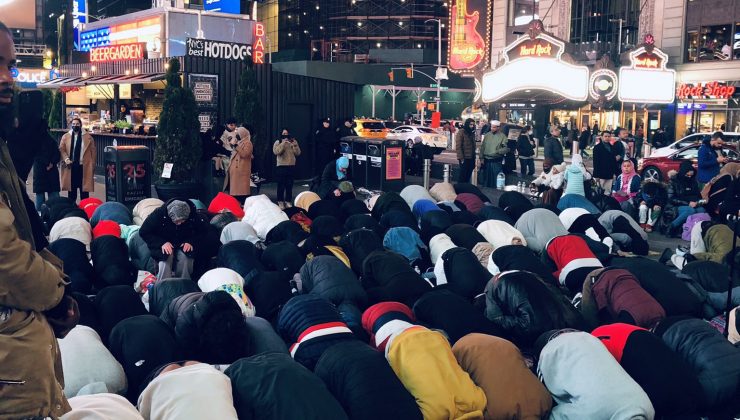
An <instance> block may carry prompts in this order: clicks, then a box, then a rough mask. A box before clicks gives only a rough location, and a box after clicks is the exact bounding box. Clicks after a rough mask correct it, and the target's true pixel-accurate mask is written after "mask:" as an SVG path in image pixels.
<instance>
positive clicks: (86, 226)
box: [49, 217, 92, 251]
mask: <svg viewBox="0 0 740 420" xmlns="http://www.w3.org/2000/svg"><path fill="white" fill-rule="evenodd" d="M62 238H69V239H77V240H78V241H80V242H82V243H83V244H85V249H87V250H88V251H89V250H90V242H92V227H90V222H88V221H87V220H85V219H83V218H82V217H65V218H64V219H62V220H59V221H58V222H56V223H54V226H52V227H51V231H50V232H49V242H54V241H56V240H57V239H62Z"/></svg>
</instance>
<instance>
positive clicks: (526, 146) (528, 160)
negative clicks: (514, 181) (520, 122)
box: [516, 125, 537, 178]
mask: <svg viewBox="0 0 740 420" xmlns="http://www.w3.org/2000/svg"><path fill="white" fill-rule="evenodd" d="M536 145H537V144H536V143H535V141H534V137H532V126H531V125H528V126H526V127H524V130H522V134H520V135H519V140H517V144H516V150H517V152H518V153H519V166H520V167H521V169H522V178H525V177H527V176H532V175H534V148H535V147H536Z"/></svg>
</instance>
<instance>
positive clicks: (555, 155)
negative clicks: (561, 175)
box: [545, 124, 563, 165]
mask: <svg viewBox="0 0 740 420" xmlns="http://www.w3.org/2000/svg"><path fill="white" fill-rule="evenodd" d="M548 158H549V159H552V164H553V165H560V164H561V163H563V143H562V142H561V141H560V127H558V126H557V125H555V124H553V125H552V126H550V134H549V135H548V136H545V159H548Z"/></svg>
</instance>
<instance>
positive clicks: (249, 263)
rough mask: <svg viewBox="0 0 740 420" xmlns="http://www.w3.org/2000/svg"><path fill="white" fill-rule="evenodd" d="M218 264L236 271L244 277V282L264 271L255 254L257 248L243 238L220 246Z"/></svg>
mask: <svg viewBox="0 0 740 420" xmlns="http://www.w3.org/2000/svg"><path fill="white" fill-rule="evenodd" d="M218 266H219V267H225V268H230V269H232V270H234V271H236V272H237V273H239V275H240V276H242V278H244V283H245V284H246V283H248V282H249V280H250V279H252V278H253V277H255V276H257V275H258V274H259V273H261V272H262V271H265V268H264V267H263V266H262V263H261V262H260V260H259V257H258V255H257V248H255V246H254V244H252V243H251V242H249V241H245V240H243V239H240V240H236V241H231V242H229V243H227V244H225V245H224V246H222V247H221V249H220V250H219V251H218Z"/></svg>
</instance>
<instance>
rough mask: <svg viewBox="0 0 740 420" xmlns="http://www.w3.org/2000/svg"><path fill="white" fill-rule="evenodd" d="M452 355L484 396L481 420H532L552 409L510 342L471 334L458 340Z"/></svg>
mask: <svg viewBox="0 0 740 420" xmlns="http://www.w3.org/2000/svg"><path fill="white" fill-rule="evenodd" d="M452 353H453V354H454V355H455V358H456V359H457V362H458V363H459V364H460V367H462V368H463V370H465V371H466V372H467V373H468V374H469V375H470V377H471V378H472V379H473V382H475V383H476V384H477V385H478V386H480V387H481V388H482V389H483V392H485V394H486V401H487V402H486V409H485V411H484V412H483V416H484V418H485V419H490V420H494V419H521V420H536V419H542V418H546V417H547V416H548V414H549V412H550V409H551V408H552V397H551V396H550V393H549V392H548V391H547V388H545V386H544V385H543V384H542V383H541V382H540V381H539V380H538V379H537V377H536V376H535V375H534V374H533V373H532V371H530V370H529V368H528V367H527V364H526V362H525V360H524V357H523V356H522V354H521V353H520V352H519V349H518V348H517V347H516V346H515V345H514V344H513V343H511V342H510V341H507V340H504V339H503V338H499V337H494V336H491V335H485V334H478V333H472V334H468V335H466V336H464V337H462V338H461V339H460V340H458V341H457V342H456V343H455V345H454V346H452Z"/></svg>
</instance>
